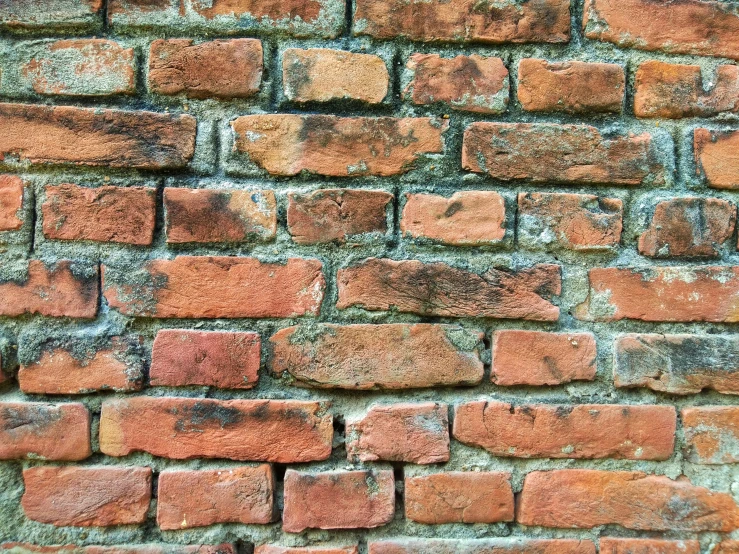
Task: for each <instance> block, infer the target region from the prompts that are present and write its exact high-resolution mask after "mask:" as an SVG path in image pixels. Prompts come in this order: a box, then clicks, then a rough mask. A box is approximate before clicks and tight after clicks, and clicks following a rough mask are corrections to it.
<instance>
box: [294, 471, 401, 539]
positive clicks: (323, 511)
mask: <svg viewBox="0 0 739 554" xmlns="http://www.w3.org/2000/svg"><path fill="white" fill-rule="evenodd" d="M394 514H395V481H394V478H393V472H392V471H389V470H377V471H371V470H367V471H326V472H322V473H307V472H297V471H294V470H292V469H288V470H287V472H286V473H285V509H284V511H283V513H282V529H283V530H284V531H287V532H288V533H300V532H301V531H303V530H304V529H309V528H317V529H358V528H372V527H379V526H381V525H385V524H386V523H390V521H392V519H393V515H394Z"/></svg>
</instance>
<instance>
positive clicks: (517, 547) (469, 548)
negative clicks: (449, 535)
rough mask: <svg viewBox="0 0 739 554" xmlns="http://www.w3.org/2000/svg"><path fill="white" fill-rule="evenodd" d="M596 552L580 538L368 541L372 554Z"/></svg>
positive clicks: (593, 546)
mask: <svg viewBox="0 0 739 554" xmlns="http://www.w3.org/2000/svg"><path fill="white" fill-rule="evenodd" d="M426 552H434V553H435V554H504V553H510V554H595V545H594V544H593V543H592V542H591V541H588V540H577V539H530V540H529V539H520V538H516V539H477V540H475V539H396V540H385V541H375V542H371V543H370V544H369V553H370V554H425V553H426Z"/></svg>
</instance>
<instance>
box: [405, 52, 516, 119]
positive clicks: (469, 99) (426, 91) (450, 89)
mask: <svg viewBox="0 0 739 554" xmlns="http://www.w3.org/2000/svg"><path fill="white" fill-rule="evenodd" d="M406 68H407V70H408V74H409V75H408V77H407V79H408V85H407V86H406V87H405V90H404V91H403V94H404V96H405V97H406V98H408V99H410V100H411V102H413V103H414V104H419V105H423V104H434V103H436V102H441V103H444V104H447V105H449V106H450V107H451V108H452V109H453V110H462V111H467V112H477V113H503V112H505V111H506V109H507V108H508V96H509V86H510V85H509V78H508V69H506V66H505V64H504V63H503V60H501V59H500V58H491V57H484V56H478V55H476V54H472V55H470V56H456V57H454V58H442V57H441V56H439V55H438V54H413V55H412V56H411V57H410V59H409V60H408V64H407V65H406Z"/></svg>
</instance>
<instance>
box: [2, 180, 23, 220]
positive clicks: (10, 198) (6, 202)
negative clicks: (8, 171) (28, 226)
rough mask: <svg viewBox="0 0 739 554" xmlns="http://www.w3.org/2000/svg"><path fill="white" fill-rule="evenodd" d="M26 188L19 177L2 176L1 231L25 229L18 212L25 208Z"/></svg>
mask: <svg viewBox="0 0 739 554" xmlns="http://www.w3.org/2000/svg"><path fill="white" fill-rule="evenodd" d="M25 194H26V186H25V183H24V182H23V179H21V178H20V177H18V176H17V175H0V231H17V230H18V229H20V228H21V227H23V219H22V216H21V217H18V212H19V211H20V210H21V208H22V207H23V198H24V196H25Z"/></svg>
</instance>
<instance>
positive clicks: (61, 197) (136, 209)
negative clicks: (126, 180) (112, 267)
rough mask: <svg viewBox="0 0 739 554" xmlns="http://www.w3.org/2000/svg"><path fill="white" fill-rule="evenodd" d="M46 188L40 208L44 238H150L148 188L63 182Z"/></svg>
mask: <svg viewBox="0 0 739 554" xmlns="http://www.w3.org/2000/svg"><path fill="white" fill-rule="evenodd" d="M45 190H46V199H45V200H44V203H43V205H42V211H43V217H44V222H43V229H44V236H45V237H46V238H49V239H61V240H93V241H99V242H120V243H125V244H136V245H140V246H145V245H149V244H151V241H152V240H153V237H154V226H155V224H156V191H155V190H154V189H153V188H151V187H127V188H123V187H116V186H102V187H97V188H87V187H80V186H77V185H70V184H63V185H56V186H47V187H46V189H45Z"/></svg>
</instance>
